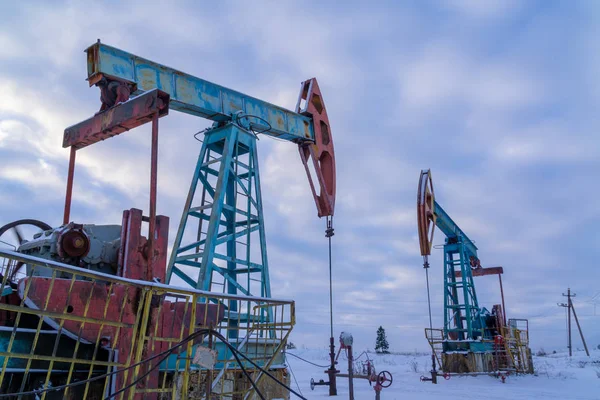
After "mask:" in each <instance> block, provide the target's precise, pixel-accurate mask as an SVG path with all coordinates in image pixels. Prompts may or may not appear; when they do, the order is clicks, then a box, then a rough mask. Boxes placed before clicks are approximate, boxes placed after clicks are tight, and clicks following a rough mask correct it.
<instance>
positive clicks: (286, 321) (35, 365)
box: [0, 250, 295, 400]
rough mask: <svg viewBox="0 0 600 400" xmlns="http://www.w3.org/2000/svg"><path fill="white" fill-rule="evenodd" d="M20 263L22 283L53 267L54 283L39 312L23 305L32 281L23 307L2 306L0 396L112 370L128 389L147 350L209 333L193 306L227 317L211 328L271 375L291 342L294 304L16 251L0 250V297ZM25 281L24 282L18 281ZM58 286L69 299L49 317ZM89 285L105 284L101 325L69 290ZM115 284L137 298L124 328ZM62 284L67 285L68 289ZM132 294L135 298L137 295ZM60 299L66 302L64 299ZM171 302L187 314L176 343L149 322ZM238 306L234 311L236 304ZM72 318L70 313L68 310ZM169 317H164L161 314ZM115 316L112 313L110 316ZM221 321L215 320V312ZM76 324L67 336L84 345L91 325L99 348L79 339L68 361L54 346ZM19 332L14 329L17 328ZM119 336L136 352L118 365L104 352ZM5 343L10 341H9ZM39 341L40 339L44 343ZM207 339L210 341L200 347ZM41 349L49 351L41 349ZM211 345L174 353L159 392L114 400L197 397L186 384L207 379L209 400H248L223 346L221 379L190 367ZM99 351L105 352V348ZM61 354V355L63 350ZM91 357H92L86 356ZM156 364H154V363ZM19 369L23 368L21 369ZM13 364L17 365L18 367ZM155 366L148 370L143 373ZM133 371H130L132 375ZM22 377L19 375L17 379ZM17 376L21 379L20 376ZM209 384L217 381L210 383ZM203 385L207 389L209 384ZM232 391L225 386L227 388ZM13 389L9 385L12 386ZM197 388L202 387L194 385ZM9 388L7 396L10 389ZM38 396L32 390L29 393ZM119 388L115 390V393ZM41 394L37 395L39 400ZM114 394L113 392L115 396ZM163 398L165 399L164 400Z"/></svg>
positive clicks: (105, 386)
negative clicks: (229, 336) (231, 338)
mask: <svg viewBox="0 0 600 400" xmlns="http://www.w3.org/2000/svg"><path fill="white" fill-rule="evenodd" d="M18 262H22V263H25V264H26V265H27V276H28V277H31V276H35V275H37V274H36V272H38V271H40V269H42V268H44V269H45V268H50V269H51V270H52V274H51V276H48V277H47V279H49V280H50V283H49V288H50V290H49V291H48V293H47V294H45V296H44V299H45V301H44V302H43V304H39V305H38V306H39V307H40V309H34V308H28V307H27V305H26V304H25V303H26V300H27V299H28V296H29V295H30V292H29V291H30V287H31V279H28V280H27V284H26V285H24V289H23V293H22V295H23V296H22V299H21V301H20V304H18V305H15V304H7V303H6V302H3V301H0V312H1V313H6V315H12V316H13V317H14V318H12V319H11V321H13V325H14V326H13V327H12V328H5V329H4V330H5V331H6V330H7V329H12V332H11V334H10V337H9V338H8V340H7V341H6V340H4V341H0V360H2V361H1V362H0V366H1V369H0V388H2V390H5V391H4V392H2V393H6V390H9V391H10V392H11V393H14V392H15V391H17V392H21V391H28V390H32V388H27V387H26V384H25V382H26V381H27V379H26V378H27V377H29V378H31V377H32V376H35V377H37V379H38V381H39V379H40V378H41V379H42V381H43V384H42V387H44V388H47V387H49V384H50V383H52V385H53V386H54V387H56V386H59V385H65V384H66V385H69V384H72V383H74V382H75V381H81V380H86V379H90V378H92V377H93V376H95V375H99V374H105V373H107V372H112V371H115V370H119V371H121V370H123V371H122V372H119V373H122V374H123V381H124V382H126V383H129V382H131V381H132V380H133V379H134V377H138V376H140V375H141V374H143V373H144V369H142V366H141V365H136V366H134V365H135V364H137V363H140V362H141V361H143V360H144V359H145V358H146V355H145V352H144V349H152V350H156V349H157V348H159V347H158V346H160V345H161V344H162V347H163V348H164V347H167V348H171V347H172V346H173V345H175V344H177V343H180V342H182V341H183V340H184V339H186V338H187V337H188V336H189V335H191V334H193V333H194V332H196V331H197V330H198V329H199V328H207V327H209V313H208V307H205V308H204V310H205V312H204V315H196V311H197V307H196V306H195V304H207V305H208V304H212V303H216V304H217V306H216V307H218V308H219V309H220V308H222V309H223V310H224V314H225V318H224V319H223V320H222V321H220V322H218V323H217V325H216V326H213V327H212V328H214V329H215V330H216V331H219V332H222V333H223V335H225V336H226V332H228V331H231V330H232V329H235V330H237V331H238V335H237V336H238V338H237V339H235V342H234V343H232V344H233V345H235V346H237V348H238V349H239V350H240V351H241V352H242V353H244V354H245V355H246V356H248V357H249V358H251V359H252V360H253V361H254V362H255V363H257V364H259V365H260V366H262V367H263V368H265V369H269V368H272V367H273V366H274V363H275V361H276V360H277V359H278V357H281V353H282V351H283V349H284V348H285V344H286V342H287V339H288V337H289V335H290V332H291V330H292V328H293V326H294V324H295V307H294V302H293V301H291V300H277V299H271V298H257V297H247V296H232V295H227V294H220V293H212V292H204V291H199V290H193V289H183V288H178V287H171V286H167V285H163V284H157V283H151V282H145V281H136V280H131V279H125V278H120V277H116V276H111V275H107V274H102V273H97V272H92V271H88V270H85V269H82V268H77V267H73V266H69V265H66V264H61V263H57V262H53V261H49V260H44V259H40V258H36V257H31V256H27V255H23V254H19V253H16V252H13V251H8V250H0V268H1V269H2V277H3V278H2V283H1V286H0V292H2V291H3V290H4V289H5V288H8V287H9V286H10V282H8V280H7V277H8V276H10V274H9V273H8V272H9V271H10V270H11V269H12V268H14V267H15V265H16V263H18ZM21 279H25V278H21ZM58 280H63V281H70V284H69V288H70V290H69V293H67V295H66V296H67V301H66V303H65V307H64V310H62V312H56V310H54V311H50V310H48V304H49V300H50V299H51V298H52V296H55V295H58V294H57V293H54V290H53V289H54V284H55V282H57V281H58ZM81 280H86V281H88V282H91V285H102V287H104V288H106V289H107V290H106V304H105V307H104V310H103V314H102V315H103V318H102V319H99V318H93V317H90V316H89V311H90V303H91V298H92V292H93V291H92V290H90V293H85V294H82V293H75V292H72V291H71V289H73V288H74V284H75V282H77V281H81ZM114 284H119V285H123V286H125V287H126V293H137V300H138V304H137V309H136V310H135V321H134V323H133V324H131V323H125V322H124V321H123V314H124V310H125V305H126V303H125V302H126V301H127V300H128V298H129V297H128V296H127V295H126V296H124V297H123V300H122V303H120V304H119V305H118V308H119V309H120V310H121V311H120V314H119V315H111V313H109V310H110V307H109V305H110V302H111V300H112V299H113V298H115V297H116V296H113V294H114V293H113V290H114V287H115V285H114ZM65 285H66V284H65ZM134 291H135V292H134ZM37 295H38V298H39V294H37ZM75 295H76V296H80V298H82V296H85V297H86V301H85V308H84V310H83V313H82V314H81V315H83V316H75V315H72V314H71V313H70V311H69V310H68V307H69V306H68V304H69V301H70V299H71V296H75ZM63 296H64V295H63ZM165 299H168V300H169V301H171V304H173V303H174V302H175V303H177V302H179V303H181V302H183V303H184V304H185V305H184V306H183V308H184V311H183V313H184V315H189V317H190V323H189V325H187V326H185V325H183V324H182V325H181V329H180V331H179V332H177V334H176V335H175V337H160V335H159V333H160V329H159V328H160V327H159V325H158V323H157V322H156V321H154V320H153V318H152V317H153V315H154V316H155V315H158V314H159V313H160V312H161V308H162V307H163V304H165V303H164V300H165ZM234 303H235V304H234ZM231 309H237V310H238V311H237V313H236V315H237V317H236V315H232V314H231V312H230V311H229V310H231ZM242 310H247V311H248V318H247V320H243V319H241V317H240V315H241V311H242ZM263 310H269V312H270V313H271V315H272V316H273V318H272V320H270V321H267V320H265V319H264V318H263V317H264V311H263ZM71 311H72V310H71ZM96 312H97V310H96ZM165 312H166V311H165ZM113 314H114V313H113ZM32 315H33V316H36V317H39V319H38V320H37V322H35V323H34V324H33V325H34V326H33V327H30V326H28V327H27V328H28V330H27V332H29V334H30V336H31V334H33V339H32V340H31V348H30V349H26V350H23V346H22V345H23V336H22V335H23V331H22V330H21V328H22V327H23V326H24V324H25V322H27V321H29V324H30V325H31V324H32V322H31V321H32V320H33V321H36V319H35V317H33V318H32V317H31V316H32ZM217 315H218V313H217ZM44 317H45V318H50V319H51V320H52V321H53V323H54V324H56V326H57V332H60V333H58V334H53V338H52V340H53V342H54V343H53V348H52V351H51V352H49V351H48V349H49V347H47V346H48V345H47V343H46V342H47V341H46V342H44V343H42V336H44V335H45V336H47V335H49V333H48V328H45V329H44V326H45V323H44ZM72 321H76V322H77V323H79V326H80V331H79V332H72V331H69V332H70V333H71V335H76V336H77V337H79V338H81V335H82V332H83V329H84V328H85V327H86V326H89V325H94V326H98V327H99V331H98V335H97V337H96V341H95V343H93V344H85V343H83V342H82V341H80V340H73V341H74V347H73V349H72V355H71V356H68V355H65V354H62V353H61V354H59V347H60V346H59V341H60V340H61V338H63V339H64V340H68V339H65V333H64V331H65V323H67V322H72ZM17 327H19V329H18V328H17ZM104 329H113V332H116V333H114V337H110V338H109V343H108V346H107V345H106V340H107V339H106V338H103V336H102V332H103V330H104ZM123 329H129V330H131V333H132V335H131V343H129V345H130V348H131V349H133V351H132V352H131V353H130V354H127V355H119V359H118V360H116V359H114V357H111V353H110V351H107V350H106V349H105V348H106V347H109V348H117V347H118V345H119V343H118V340H119V337H120V335H119V333H121V331H122V330H123ZM6 336H8V334H7V335H6ZM45 336H44V337H45ZM205 339H208V342H207V341H206V340H205ZM44 344H46V346H44ZM199 345H200V346H208V347H212V349H213V350H219V348H218V346H217V341H216V340H212V338H206V337H201V338H199V339H194V340H189V341H188V342H187V344H185V345H183V346H182V347H180V348H179V349H178V351H177V353H175V354H177V356H176V357H177V359H176V360H175V367H174V368H164V365H170V364H161V366H162V367H163V368H161V370H160V371H161V372H160V378H159V387H158V388H153V389H138V388H132V389H130V390H128V391H126V392H124V393H122V394H121V395H120V396H118V398H119V399H134V397H135V396H136V394H140V393H150V392H154V393H161V394H162V396H161V399H164V398H173V399H174V398H196V397H194V396H192V395H191V394H190V393H189V392H190V390H189V389H190V385H194V384H196V383H194V382H192V375H193V374H198V376H199V378H202V379H204V383H202V384H203V385H205V386H206V387H208V384H210V387H211V388H212V389H211V391H212V393H213V395H217V398H231V396H234V395H237V396H239V397H240V398H244V399H248V398H251V397H252V395H253V390H252V386H251V385H250V382H248V380H247V379H246V378H245V377H244V376H243V375H242V374H240V373H239V372H240V366H239V365H238V364H237V363H236V362H235V360H232V359H231V352H230V351H228V350H225V351H223V349H224V347H221V348H220V351H218V357H217V365H219V363H221V364H222V365H223V368H222V369H223V371H222V372H221V373H219V370H218V369H214V370H207V369H206V368H203V367H200V366H199V365H195V364H194V363H193V360H192V358H193V357H192V354H193V353H194V350H195V347H196V346H199ZM103 346H104V349H103ZM60 351H61V352H63V353H64V351H65V350H64V349H60ZM86 351H87V352H88V353H89V352H91V355H90V354H88V353H86ZM156 361H157V360H154V361H153V362H156ZM23 362H24V363H25V365H24V366H22V364H23ZM13 364H16V365H17V368H15V367H14V365H13ZM150 365H154V364H153V363H150V364H149V365H148V366H150ZM40 366H41V367H42V369H46V368H47V372H45V373H43V374H40V373H39V372H36V371H39V370H40ZM132 366H134V367H133V368H131V367H132ZM244 366H245V367H246V369H247V370H248V371H249V373H250V374H251V376H252V377H253V380H254V381H255V383H256V384H257V385H260V384H261V382H262V380H263V378H264V375H265V374H263V373H262V372H260V370H258V369H257V368H255V367H253V366H251V365H249V364H248V365H246V363H244ZM17 370H19V371H20V372H15V371H17ZM55 370H56V371H58V370H61V371H67V372H66V374H64V373H62V374H61V375H60V376H59V374H58V372H53V371H55ZM15 374H16V376H20V377H21V382H22V383H21V384H20V387H19V388H16V389H18V390H16V389H15V387H10V388H8V387H9V386H10V384H9V383H8V380H7V379H9V378H11V377H12V378H14V376H15ZM19 374H20V375H19ZM213 378H214V379H213ZM207 380H208V383H207ZM225 381H227V382H229V384H226V382H225ZM11 382H12V381H11ZM197 384H198V385H200V383H198V382H197ZM110 385H111V379H110V378H108V377H105V378H102V379H100V380H98V381H97V383H94V384H93V383H91V382H87V383H85V385H82V386H83V392H81V386H80V387H79V388H78V389H76V388H67V389H66V390H65V392H64V394H63V397H64V398H66V399H68V398H78V399H84V400H85V399H92V398H94V399H95V398H97V396H98V391H100V390H101V391H102V393H104V394H107V393H109V389H110ZM7 388H8V389H7ZM33 389H35V388H33ZM118 389H119V388H116V390H118ZM193 389H194V391H197V392H199V393H202V392H203V390H202V388H198V387H194V388H193ZM46 393H47V392H44V393H40V394H39V398H40V399H42V400H44V399H45V398H46ZM111 393H114V389H113V391H112V392H111ZM196 395H197V396H200V397H197V398H201V397H202V396H203V395H198V394H196ZM165 396H166V397H165Z"/></svg>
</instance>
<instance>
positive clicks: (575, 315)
mask: <svg viewBox="0 0 600 400" xmlns="http://www.w3.org/2000/svg"><path fill="white" fill-rule="evenodd" d="M562 295H563V296H565V297H566V298H567V303H566V304H565V303H557V304H558V306H559V307H566V308H567V311H568V317H567V323H568V328H567V329H568V333H569V346H568V347H569V357H571V356H573V346H572V341H571V310H573V316H574V317H575V322H576V323H577V329H578V330H579V336H581V341H582V342H583V347H584V348H585V352H586V354H587V355H588V357H589V356H590V352H589V351H588V348H587V344H586V342H585V338H584V337H583V331H582V330H581V325H579V320H578V319H577V313H576V312H575V307H573V301H571V298H572V297H575V296H576V294H575V293H572V294H571V288H568V289H567V294H564V293H563V294H562Z"/></svg>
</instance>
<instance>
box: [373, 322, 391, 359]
mask: <svg viewBox="0 0 600 400" xmlns="http://www.w3.org/2000/svg"><path fill="white" fill-rule="evenodd" d="M389 348H390V345H389V344H388V342H387V338H386V337H385V329H383V327H382V326H380V327H379V329H377V339H376V340H375V352H376V353H384V354H387V353H389V351H388V350H389Z"/></svg>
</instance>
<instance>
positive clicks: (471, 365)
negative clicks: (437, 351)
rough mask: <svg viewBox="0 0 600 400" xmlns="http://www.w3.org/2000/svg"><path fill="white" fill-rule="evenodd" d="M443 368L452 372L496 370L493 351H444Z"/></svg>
mask: <svg viewBox="0 0 600 400" xmlns="http://www.w3.org/2000/svg"><path fill="white" fill-rule="evenodd" d="M442 370H443V371H444V372H450V373H461V374H464V373H473V372H494V371H495V368H494V354H493V353H473V352H466V353H463V352H460V353H442Z"/></svg>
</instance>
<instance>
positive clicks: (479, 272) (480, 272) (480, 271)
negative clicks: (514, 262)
mask: <svg viewBox="0 0 600 400" xmlns="http://www.w3.org/2000/svg"><path fill="white" fill-rule="evenodd" d="M503 273H504V269H503V268H502V267H491V268H477V269H472V270H471V274H473V276H487V275H501V274H503ZM454 276H456V277H457V278H460V277H461V276H462V274H461V273H460V271H456V272H455V273H454Z"/></svg>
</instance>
